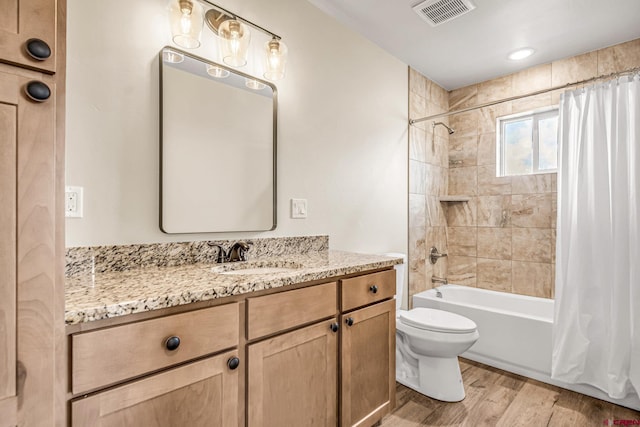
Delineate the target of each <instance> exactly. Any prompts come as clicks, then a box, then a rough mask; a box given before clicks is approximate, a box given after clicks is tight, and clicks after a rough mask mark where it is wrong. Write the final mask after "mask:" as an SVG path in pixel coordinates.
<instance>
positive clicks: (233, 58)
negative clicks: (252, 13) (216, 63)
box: [218, 19, 251, 67]
mask: <svg viewBox="0 0 640 427" xmlns="http://www.w3.org/2000/svg"><path fill="white" fill-rule="evenodd" d="M250 40H251V32H250V31H249V29H248V28H247V26H246V25H244V24H243V23H242V22H240V21H238V20H237V19H227V20H226V21H224V22H223V23H222V24H220V27H218V42H219V45H220V52H221V53H222V60H223V61H224V63H225V64H227V65H231V66H232V67H243V66H245V65H246V64H247V53H248V52H249V41H250Z"/></svg>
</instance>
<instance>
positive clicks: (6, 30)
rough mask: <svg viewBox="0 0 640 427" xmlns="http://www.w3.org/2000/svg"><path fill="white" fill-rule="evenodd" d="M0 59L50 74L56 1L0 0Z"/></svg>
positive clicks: (54, 63)
mask: <svg viewBox="0 0 640 427" xmlns="http://www.w3.org/2000/svg"><path fill="white" fill-rule="evenodd" d="M1 4H2V13H0V61H1V62H6V63H10V64H15V65H19V66H22V67H25V68H31V69H35V70H41V71H44V72H46V73H49V74H52V73H54V72H55V71H56V14H57V7H58V2H57V1H56V0H13V1H3V2H2V3H1Z"/></svg>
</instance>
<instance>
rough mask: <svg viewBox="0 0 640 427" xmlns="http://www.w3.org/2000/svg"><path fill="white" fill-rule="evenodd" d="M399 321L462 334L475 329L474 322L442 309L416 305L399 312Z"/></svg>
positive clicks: (426, 328)
mask: <svg viewBox="0 0 640 427" xmlns="http://www.w3.org/2000/svg"><path fill="white" fill-rule="evenodd" d="M400 321H401V322H402V323H404V324H405V325H408V326H413V327H414V328H418V329H425V330H428V331H434V332H450V333H457V334H462V333H466V332H473V331H475V330H476V329H477V326H476V324H475V322H474V321H473V320H471V319H467V318H466V317H464V316H460V315H459V314H456V313H451V312H449V311H444V310H436V309H434V308H424V307H418V308H414V309H413V310H409V311H405V312H403V313H400Z"/></svg>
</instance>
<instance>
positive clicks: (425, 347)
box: [396, 307, 480, 402]
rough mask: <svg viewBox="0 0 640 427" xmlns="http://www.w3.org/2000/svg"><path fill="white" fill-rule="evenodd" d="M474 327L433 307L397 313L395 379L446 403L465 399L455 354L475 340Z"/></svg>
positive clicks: (464, 319) (468, 346)
mask: <svg viewBox="0 0 640 427" xmlns="http://www.w3.org/2000/svg"><path fill="white" fill-rule="evenodd" d="M479 336H480V335H479V334H478V331H477V327H476V324H475V323H474V322H473V321H472V320H470V319H467V318H466V317H463V316H460V315H457V314H455V313H449V312H446V311H442V310H436V309H432V308H422V307H421V308H414V309H413V310H409V311H403V310H399V311H398V312H397V315H396V380H397V381H398V382H399V383H401V384H404V385H405V386H407V387H410V388H412V389H414V390H416V391H418V392H420V393H422V394H424V395H426V396H429V397H432V398H434V399H438V400H442V401H445V402H459V401H461V400H462V399H464V396H465V393H464V386H463V384H462V375H461V373H460V365H459V363H458V355H460V354H461V353H464V352H465V351H467V350H468V349H469V348H470V347H471V346H472V345H473V344H474V343H475V342H476V341H477V340H478V337H479Z"/></svg>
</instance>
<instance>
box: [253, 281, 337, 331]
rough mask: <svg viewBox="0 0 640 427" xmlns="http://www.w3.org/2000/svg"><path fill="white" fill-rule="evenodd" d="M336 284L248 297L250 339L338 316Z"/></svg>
mask: <svg viewBox="0 0 640 427" xmlns="http://www.w3.org/2000/svg"><path fill="white" fill-rule="evenodd" d="M337 286H338V285H337V283H335V282H333V283H327V284H324V285H317V286H310V287H308V288H302V289H296V290H295V291H287V292H281V293H278V294H273V295H265V296H263V297H256V298H248V299H247V316H248V319H247V338H248V339H250V340H252V339H255V338H259V337H262V336H265V335H269V334H273V333H276V332H279V331H282V330H285V329H289V328H293V327H295V326H298V325H304V324H305V323H310V322H313V321H315V320H320V319H324V318H326V317H331V316H335V314H336V312H337V308H338V307H337V305H338V304H337V303H338V294H337Z"/></svg>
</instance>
